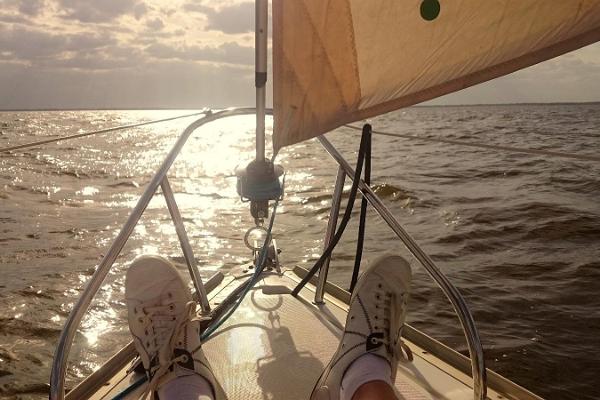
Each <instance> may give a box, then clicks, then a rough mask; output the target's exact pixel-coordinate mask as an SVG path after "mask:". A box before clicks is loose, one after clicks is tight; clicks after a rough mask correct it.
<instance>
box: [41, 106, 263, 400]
mask: <svg viewBox="0 0 600 400" xmlns="http://www.w3.org/2000/svg"><path fill="white" fill-rule="evenodd" d="M255 112H256V110H255V109H254V108H237V109H229V110H224V111H219V112H214V113H210V114H207V115H206V116H205V117H203V118H200V119H199V120H197V121H195V122H193V123H192V124H190V125H189V126H188V127H187V128H186V129H185V130H184V131H183V133H182V134H181V136H180V137H179V138H178V139H177V141H176V142H175V145H174V146H173V148H172V149H171V151H170V152H169V153H168V155H167V157H166V158H165V160H164V161H163V163H162V164H161V165H160V167H159V169H158V172H157V173H156V175H154V177H153V178H152V180H151V181H150V183H149V184H148V186H147V187H146V189H145V190H144V193H143V194H142V196H141V197H140V199H139V200H138V202H137V204H136V206H135V207H134V209H133V211H132V212H131V214H130V215H129V218H128V219H127V222H126V223H125V225H123V228H121V231H120V232H119V234H118V235H117V237H116V239H115V240H114V242H113V243H112V245H111V246H110V248H109V249H108V251H107V252H106V255H105V256H104V257H103V258H102V261H100V264H99V265H98V268H97V269H96V271H95V272H94V275H92V277H91V278H90V280H89V282H88V283H87V285H86V287H85V289H84V291H83V293H82V295H81V297H80V298H79V299H78V300H77V303H76V304H75V306H74V307H73V310H71V313H70V314H69V317H68V318H67V321H66V322H65V325H64V328H63V330H62V332H61V335H60V338H59V340H58V344H57V346H56V350H55V353H54V360H53V362H52V372H51V374H50V400H63V399H64V396H65V376H66V372H67V361H68V357H69V352H70V350H71V346H72V345H73V338H74V336H75V332H77V328H79V325H80V323H81V320H82V319H83V316H84V315H85V313H86V312H87V310H88V308H89V306H90V303H91V302H92V300H93V298H94V296H95V295H96V293H97V292H98V290H99V289H100V287H101V286H102V282H104V278H106V275H107V274H108V272H109V271H110V269H111V267H112V266H113V264H114V262H115V260H116V259H117V257H118V255H119V254H120V252H121V250H122V249H123V247H124V246H125V243H126V242H127V240H128V239H129V237H130V236H131V233H132V232H133V230H134V228H135V226H136V225H137V223H138V221H139V219H140V217H141V216H142V214H143V213H144V211H145V210H146V207H147V206H148V203H149V202H150V200H151V199H152V197H153V196H154V194H155V193H156V191H157V189H158V187H159V186H161V187H162V190H163V194H164V197H165V200H166V202H167V206H168V208H169V212H170V214H171V217H172V219H173V222H174V224H175V227H176V231H177V235H178V237H179V241H180V243H181V246H182V250H183V253H184V257H185V260H186V263H187V265H188V269H189V271H190V275H191V277H192V281H193V282H194V287H195V289H196V294H197V297H198V299H199V302H200V306H201V308H202V311H203V312H208V311H210V308H209V304H208V299H207V297H206V290H205V288H204V285H203V283H202V279H201V278H200V273H199V271H198V268H197V265H196V261H195V258H194V255H193V252H192V248H191V245H190V244H189V241H188V239H187V234H186V232H185V228H184V225H183V221H182V219H181V215H180V214H179V209H178V207H177V203H176V202H175V198H174V196H173V192H172V190H171V187H170V185H169V181H168V179H167V172H168V171H169V169H170V168H171V165H173V162H174V161H175V159H176V158H177V156H178V155H179V153H180V152H181V149H182V148H183V146H184V145H185V143H186V141H187V140H188V139H189V137H190V136H191V135H192V133H194V131H195V130H196V129H198V128H199V127H201V126H202V125H205V124H207V123H209V122H212V121H215V120H217V119H220V118H225V117H233V116H237V115H248V114H254V113H255ZM267 113H268V114H270V113H271V112H270V110H268V111H267Z"/></svg>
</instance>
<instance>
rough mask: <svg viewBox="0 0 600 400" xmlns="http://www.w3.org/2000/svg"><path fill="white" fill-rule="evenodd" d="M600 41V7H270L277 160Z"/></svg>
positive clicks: (533, 2)
mask: <svg viewBox="0 0 600 400" xmlns="http://www.w3.org/2000/svg"><path fill="white" fill-rule="evenodd" d="M599 40H600V0H556V1H549V0H486V1H481V0H368V1H367V0H274V1H273V69H274V73H273V75H274V83H273V108H274V118H275V121H274V136H273V146H274V149H275V151H278V150H279V149H280V148H281V147H283V146H286V145H290V144H293V143H297V142H300V141H303V140H306V139H309V138H312V137H315V136H318V135H320V134H323V133H325V132H328V131H330V130H332V129H334V128H336V127H338V126H341V125H343V124H345V123H349V122H352V121H356V120H360V119H364V118H369V117H372V116H374V115H378V114H382V113H385V112H389V111H392V110H395V109H398V108H401V107H406V106H410V105H413V104H417V103H420V102H423V101H426V100H430V99H433V98H435V97H439V96H441V95H444V94H447V93H451V92H454V91H457V90H461V89H464V88H466V87H469V86H472V85H475V84H477V83H481V82H484V81H487V80H490V79H493V78H496V77H499V76H502V75H506V74H509V73H511V72H514V71H516V70H518V69H521V68H525V67H528V66H530V65H533V64H536V63H538V62H541V61H544V60H547V59H549V58H552V57H556V56H558V55H561V54H564V53H566V52H569V51H571V50H574V49H577V48H580V47H583V46H585V45H588V44H591V43H594V42H596V41H599Z"/></svg>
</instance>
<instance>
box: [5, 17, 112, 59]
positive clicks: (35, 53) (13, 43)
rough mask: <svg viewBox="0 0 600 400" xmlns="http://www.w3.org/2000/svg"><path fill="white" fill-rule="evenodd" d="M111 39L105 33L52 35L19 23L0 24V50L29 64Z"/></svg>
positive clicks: (101, 45) (101, 44)
mask: <svg viewBox="0 0 600 400" xmlns="http://www.w3.org/2000/svg"><path fill="white" fill-rule="evenodd" d="M115 42H116V41H115V39H114V38H113V37H112V36H110V35H108V34H97V33H73V34H54V33H51V32H46V31H41V30H32V29H26V28H23V27H21V26H15V27H13V28H7V27H3V26H0V49H2V51H3V52H5V53H9V54H11V56H12V57H13V59H15V60H20V61H29V62H31V63H33V64H35V63H36V62H39V61H40V60H43V59H44V58H49V57H56V58H60V56H61V55H62V54H63V53H65V52H82V51H89V50H97V49H99V48H102V47H105V46H108V45H111V44H115Z"/></svg>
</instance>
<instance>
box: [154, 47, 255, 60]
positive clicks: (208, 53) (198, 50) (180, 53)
mask: <svg viewBox="0 0 600 400" xmlns="http://www.w3.org/2000/svg"><path fill="white" fill-rule="evenodd" d="M145 51H146V52H147V54H149V55H151V56H152V57H154V58H158V59H170V60H175V59H176V60H185V61H211V62H219V63H229V64H240V65H252V64H253V62H254V49H253V48H252V47H245V46H240V45H239V44H237V43H235V42H228V43H224V44H222V45H220V46H217V47H213V46H198V45H192V46H188V45H184V46H179V47H175V46H169V45H165V44H162V43H154V44H151V45H150V46H148V47H146V49H145Z"/></svg>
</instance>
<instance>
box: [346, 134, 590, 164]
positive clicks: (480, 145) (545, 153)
mask: <svg viewBox="0 0 600 400" xmlns="http://www.w3.org/2000/svg"><path fill="white" fill-rule="evenodd" d="M344 126H345V127H346V128H350V129H354V130H361V128H360V127H358V126H354V125H344ZM373 133H374V134H376V135H382V136H392V137H400V138H404V139H416V140H422V141H425V142H434V143H447V144H454V145H457V146H466V147H477V148H481V149H488V150H500V151H508V152H512V153H526V154H536V155H543V156H551V157H561V158H572V159H576V160H585V161H596V162H600V157H598V156H587V155H583V154H571V153H564V152H559V151H548V150H538V149H519V148H516V147H509V146H497V145H493V144H484V143H475V142H464V141H462V140H452V139H438V138H430V137H422V136H417V135H409V134H406V133H390V132H381V131H373Z"/></svg>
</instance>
